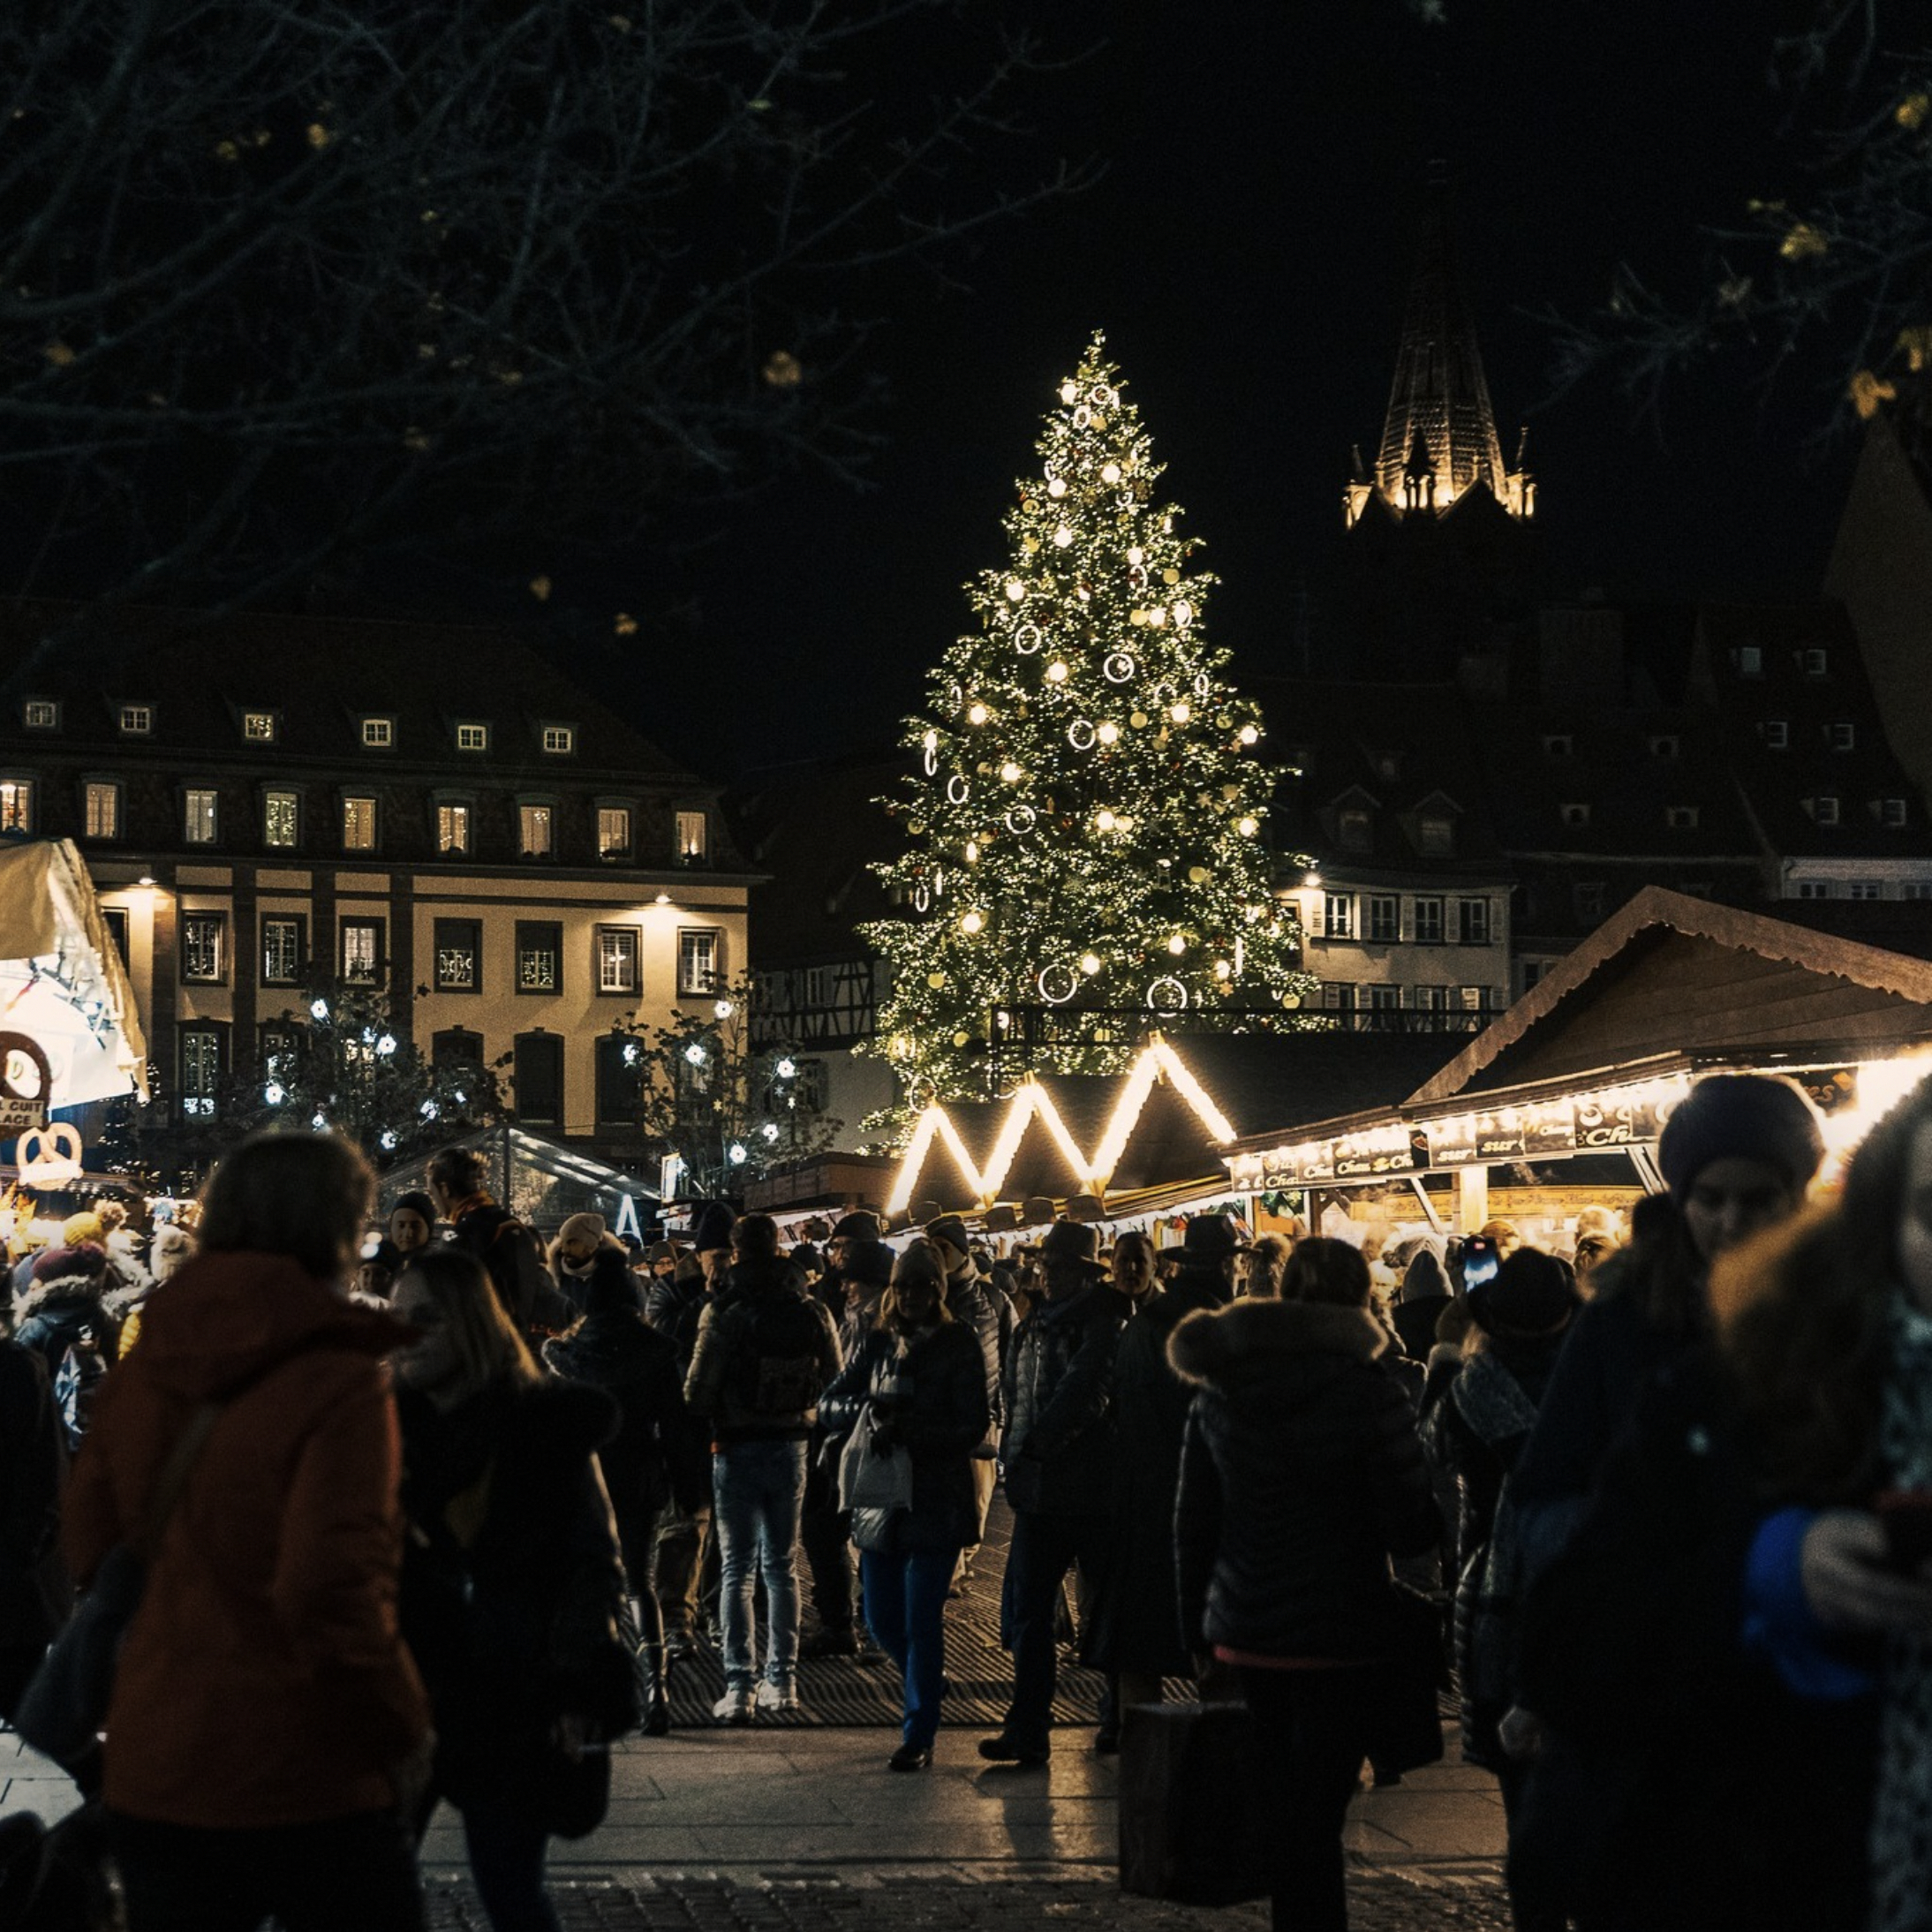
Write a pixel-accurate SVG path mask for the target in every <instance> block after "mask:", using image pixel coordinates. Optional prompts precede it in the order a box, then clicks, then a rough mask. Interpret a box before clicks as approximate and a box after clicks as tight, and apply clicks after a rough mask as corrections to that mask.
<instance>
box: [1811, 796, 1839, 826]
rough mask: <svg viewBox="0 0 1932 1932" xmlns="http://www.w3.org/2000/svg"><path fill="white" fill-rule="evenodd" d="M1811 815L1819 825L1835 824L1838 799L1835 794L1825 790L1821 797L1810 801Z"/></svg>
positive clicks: (1836, 821)
mask: <svg viewBox="0 0 1932 1932" xmlns="http://www.w3.org/2000/svg"><path fill="white" fill-rule="evenodd" d="M1811 816H1812V817H1813V819H1815V820H1816V821H1817V823H1818V824H1820V825H1836V824H1837V823H1838V798H1837V796H1835V795H1834V794H1832V793H1830V792H1826V793H1825V794H1824V795H1823V796H1822V797H1818V798H1814V799H1813V800H1812V801H1811Z"/></svg>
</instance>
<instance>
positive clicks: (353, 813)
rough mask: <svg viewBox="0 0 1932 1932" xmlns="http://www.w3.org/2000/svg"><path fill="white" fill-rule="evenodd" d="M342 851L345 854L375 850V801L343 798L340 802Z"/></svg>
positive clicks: (371, 799)
mask: <svg viewBox="0 0 1932 1932" xmlns="http://www.w3.org/2000/svg"><path fill="white" fill-rule="evenodd" d="M342 849H343V851H345V852H373V851H374V850H375V800H374V799H373V798H344V799H343V802H342Z"/></svg>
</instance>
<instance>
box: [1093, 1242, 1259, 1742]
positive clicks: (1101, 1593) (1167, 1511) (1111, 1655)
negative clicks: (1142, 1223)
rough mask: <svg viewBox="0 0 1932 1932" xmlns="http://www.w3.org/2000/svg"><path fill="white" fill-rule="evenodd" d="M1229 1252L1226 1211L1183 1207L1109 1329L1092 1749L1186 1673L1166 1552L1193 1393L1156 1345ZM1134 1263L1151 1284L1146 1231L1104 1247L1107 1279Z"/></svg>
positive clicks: (1221, 1292) (1206, 1304)
mask: <svg viewBox="0 0 1932 1932" xmlns="http://www.w3.org/2000/svg"><path fill="white" fill-rule="evenodd" d="M1136 1244H1138V1252H1136ZM1123 1250H1125V1260H1126V1266H1125V1269H1124V1270H1123V1252H1122V1251H1123ZM1239 1252H1240V1243H1239V1241H1238V1240H1237V1238H1236V1235H1235V1232H1234V1222H1233V1221H1232V1220H1230V1219H1228V1217H1227V1216H1226V1215H1225V1214H1196V1215H1195V1216H1194V1217H1193V1218H1192V1219H1190V1220H1189V1222H1188V1226H1187V1230H1186V1232H1185V1234H1183V1236H1182V1238H1181V1265H1180V1267H1179V1268H1178V1269H1177V1270H1176V1271H1175V1272H1174V1275H1173V1277H1172V1278H1171V1279H1169V1280H1168V1281H1167V1283H1166V1286H1165V1287H1153V1288H1151V1289H1150V1291H1149V1292H1148V1293H1146V1294H1144V1295H1143V1296H1142V1297H1141V1298H1140V1299H1139V1300H1138V1301H1137V1302H1136V1303H1135V1310H1134V1315H1133V1317H1132V1318H1131V1319H1130V1320H1129V1321H1128V1324H1127V1326H1126V1328H1125V1329H1124V1330H1123V1331H1122V1332H1121V1347H1120V1354H1119V1355H1118V1356H1117V1357H1116V1358H1115V1362H1114V1371H1113V1404H1114V1415H1115V1418H1116V1426H1117V1429H1118V1438H1117V1441H1116V1444H1115V1451H1114V1463H1113V1533H1112V1536H1111V1537H1110V1539H1109V1548H1108V1561H1107V1566H1106V1573H1105V1575H1104V1577H1103V1579H1102V1582H1101V1587H1100V1589H1099V1590H1098V1592H1097V1593H1096V1600H1095V1602H1094V1604H1093V1632H1092V1638H1091V1645H1090V1649H1091V1657H1092V1660H1093V1662H1094V1664H1096V1665H1097V1666H1098V1668H1099V1669H1101V1670H1103V1671H1105V1672H1106V1673H1107V1674H1108V1676H1109V1677H1110V1678H1111V1679H1114V1682H1115V1688H1114V1691H1113V1700H1112V1702H1113V1709H1112V1711H1111V1713H1108V1712H1104V1713H1103V1721H1102V1724H1101V1727H1100V1733H1099V1735H1098V1738H1096V1740H1095V1748H1096V1749H1098V1750H1101V1751H1107V1750H1114V1749H1118V1748H1119V1744H1120V1717H1121V1712H1122V1711H1123V1710H1124V1709H1125V1708H1126V1707H1127V1706H1128V1705H1129V1704H1154V1703H1158V1702H1160V1694H1161V1679H1163V1678H1164V1677H1187V1676H1189V1675H1191V1674H1192V1672H1193V1671H1194V1668H1195V1654H1196V1646H1195V1645H1194V1644H1192V1643H1190V1642H1189V1641H1188V1638H1187V1636H1186V1634H1185V1633H1184V1632H1183V1631H1182V1629H1181V1604H1180V1600H1179V1597H1178V1596H1176V1594H1175V1582H1174V1491H1175V1490H1176V1488H1177V1487H1178V1486H1179V1483H1180V1481H1181V1438H1182V1437H1183V1436H1185V1434H1186V1433H1187V1426H1188V1407H1189V1402H1190V1401H1191V1400H1192V1398H1193V1393H1194V1392H1193V1391H1192V1389H1190V1388H1189V1386H1188V1385H1186V1384H1185V1383H1183V1382H1182V1381H1181V1378H1180V1377H1179V1376H1177V1375H1176V1374H1175V1373H1174V1368H1173V1365H1172V1364H1171V1363H1170V1362H1169V1361H1168V1359H1167V1343H1168V1340H1169V1338H1170V1337H1171V1336H1172V1335H1173V1333H1174V1328H1175V1325H1176V1324H1178V1323H1179V1322H1181V1320H1182V1319H1183V1317H1186V1316H1189V1315H1191V1314H1192V1313H1193V1312H1194V1311H1195V1310H1196V1309H1211V1308H1220V1307H1222V1306H1224V1305H1225V1304H1226V1302H1229V1301H1231V1300H1233V1298H1234V1270H1235V1267H1236V1258H1235V1257H1236V1256H1237V1255H1238V1254H1239ZM1136 1262H1137V1263H1138V1266H1139V1268H1140V1269H1141V1270H1143V1271H1145V1277H1146V1279H1149V1280H1150V1281H1151V1278H1152V1263H1153V1251H1152V1249H1151V1247H1150V1246H1149V1244H1148V1242H1147V1239H1146V1236H1144V1235H1136V1234H1123V1235H1122V1236H1121V1239H1120V1240H1119V1241H1117V1242H1116V1243H1115V1244H1114V1279H1115V1280H1116V1282H1119V1281H1120V1280H1121V1279H1122V1275H1123V1272H1126V1273H1127V1276H1128V1279H1129V1280H1137V1279H1139V1276H1138V1275H1137V1274H1136V1272H1135V1264H1136ZM1109 1716H1111V1717H1112V1719H1113V1721H1112V1722H1111V1723H1108V1722H1107V1721H1106V1718H1107V1717H1109Z"/></svg>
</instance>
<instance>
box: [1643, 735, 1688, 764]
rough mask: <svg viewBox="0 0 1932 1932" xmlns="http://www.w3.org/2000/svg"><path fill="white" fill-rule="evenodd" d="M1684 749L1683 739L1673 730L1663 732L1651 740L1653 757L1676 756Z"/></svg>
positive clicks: (1651, 754)
mask: <svg viewBox="0 0 1932 1932" xmlns="http://www.w3.org/2000/svg"><path fill="white" fill-rule="evenodd" d="M1683 749H1684V746H1683V741H1682V740H1681V739H1679V737H1678V736H1677V734H1676V733H1675V732H1673V731H1665V732H1661V733H1659V734H1658V735H1657V736H1656V737H1654V738H1652V739H1651V740H1650V756H1651V757H1652V758H1676V757H1678V756H1679V753H1681V751H1683Z"/></svg>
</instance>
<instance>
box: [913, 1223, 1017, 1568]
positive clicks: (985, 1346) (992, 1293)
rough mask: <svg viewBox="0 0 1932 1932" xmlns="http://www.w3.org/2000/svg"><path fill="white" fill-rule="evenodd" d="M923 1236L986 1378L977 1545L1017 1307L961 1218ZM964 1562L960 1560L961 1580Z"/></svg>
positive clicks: (988, 1499)
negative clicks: (980, 1259) (995, 1281)
mask: <svg viewBox="0 0 1932 1932" xmlns="http://www.w3.org/2000/svg"><path fill="white" fill-rule="evenodd" d="M925 1234H926V1239H927V1240H928V1241H932V1242H934V1243H936V1244H937V1246H938V1248H939V1250H940V1259H941V1260H942V1261H943V1262H944V1263H945V1264H946V1305H947V1309H950V1310H951V1312H952V1315H953V1317H954V1319H955V1320H956V1321H962V1322H964V1323H965V1324H966V1325H967V1327H968V1328H970V1329H971V1331H972V1332H973V1335H974V1338H975V1340H977V1342H978V1343H979V1356H980V1362H981V1363H982V1365H983V1366H984V1368H985V1375H986V1408H987V1415H988V1421H987V1423H986V1437H985V1441H984V1442H982V1443H981V1444H980V1445H979V1446H978V1448H977V1450H975V1451H974V1452H973V1493H974V1495H975V1496H977V1498H978V1499H979V1525H978V1528H977V1530H976V1531H975V1532H974V1535H973V1537H972V1542H973V1543H977V1542H978V1541H979V1536H980V1534H981V1533H982V1532H984V1530H985V1527H986V1511H987V1508H988V1507H989V1506H990V1505H991V1504H992V1492H993V1487H994V1483H995V1481H996V1479H997V1476H998V1471H999V1458H1000V1424H1001V1423H1002V1422H1003V1421H1004V1420H1005V1409H1004V1403H1005V1378H1006V1368H1007V1356H1008V1355H1009V1354H1010V1353H1011V1352H1012V1348H1013V1329H1014V1319H1013V1304H1012V1302H1009V1301H1008V1300H1007V1298H1006V1296H1005V1295H1003V1294H1000V1291H999V1290H998V1289H997V1288H995V1287H993V1285H992V1282H991V1281H989V1280H988V1279H986V1278H985V1276H984V1275H983V1274H981V1272H979V1264H977V1262H976V1261H975V1260H974V1259H973V1257H972V1254H971V1245H972V1244H971V1243H970V1241H968V1240H967V1238H966V1224H965V1222H964V1221H962V1219H960V1218H959V1216H958V1215H956V1214H943V1215H941V1216H940V1218H939V1219H938V1220H936V1221H933V1222H932V1223H931V1224H929V1226H927V1228H926V1231H925ZM966 1561H967V1558H965V1557H963V1556H962V1558H961V1564H962V1574H963V1568H964V1565H965V1563H966Z"/></svg>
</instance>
